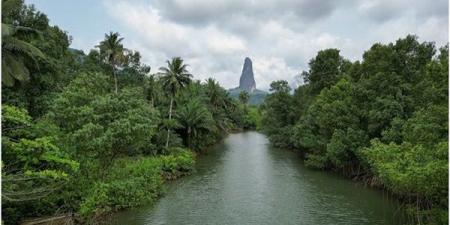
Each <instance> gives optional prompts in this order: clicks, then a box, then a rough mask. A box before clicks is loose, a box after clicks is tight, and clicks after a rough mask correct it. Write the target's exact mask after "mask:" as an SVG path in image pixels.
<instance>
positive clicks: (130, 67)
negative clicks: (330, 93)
mask: <svg viewBox="0 0 450 225" xmlns="http://www.w3.org/2000/svg"><path fill="white" fill-rule="evenodd" d="M123 40H124V38H123V37H121V36H120V35H119V34H118V33H115V32H109V33H107V34H105V38H104V40H103V41H101V42H100V43H98V45H97V46H93V49H92V50H91V51H90V52H89V53H88V54H87V55H85V54H84V53H83V52H82V51H79V50H75V49H70V48H69V45H70V42H71V37H70V36H69V35H68V34H67V33H66V32H64V31H63V30H62V29H60V28H59V27H57V26H50V25H49V20H48V18H47V16H46V15H45V14H43V13H42V12H39V11H38V10H36V9H35V8H34V7H33V6H28V5H24V2H23V1H20V0H4V1H2V51H3V55H2V56H3V57H2V87H3V88H2V131H3V135H2V216H3V218H2V220H3V222H4V223H5V224H16V223H18V222H20V221H22V220H23V219H26V218H35V217H41V216H51V215H59V214H64V213H73V214H75V215H77V219H78V220H79V222H83V223H90V222H92V221H95V220H96V219H97V218H100V217H101V216H103V215H105V214H107V213H108V212H111V211H115V210H118V209H122V208H127V207H132V206H137V205H139V204H143V203H148V202H152V201H153V200H155V199H156V198H157V197H158V196H159V195H161V194H162V193H163V192H164V185H163V183H164V180H165V179H174V178H176V177H179V176H181V175H184V174H188V173H189V172H190V171H191V170H192V169H193V164H194V161H195V153H196V152H200V151H202V150H204V149H206V148H207V147H208V146H210V145H211V144H213V143H215V142H217V141H218V140H220V139H221V138H222V136H223V135H224V134H226V133H228V132H230V131H234V130H242V129H250V128H254V127H255V126H256V125H255V121H254V118H253V117H252V116H251V115H254V113H253V114H250V113H249V112H250V111H251V112H255V109H254V108H251V107H250V106H247V101H248V98H243V99H241V101H237V100H234V99H232V98H231V97H230V96H228V93H227V92H226V90H225V89H224V88H222V87H221V86H219V84H218V83H217V82H216V81H215V80H214V79H208V80H206V81H196V80H193V76H192V75H191V74H190V73H189V67H188V65H187V64H186V63H185V62H184V61H183V59H181V58H179V57H174V58H172V59H170V60H168V61H167V65H166V66H165V67H162V68H160V69H159V70H156V71H155V72H154V73H151V70H150V67H149V66H147V65H145V64H143V63H142V62H141V56H140V54H139V52H138V51H134V50H130V49H127V48H126V46H124V45H123V43H122V42H123Z"/></svg>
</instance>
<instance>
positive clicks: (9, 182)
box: [2, 105, 79, 203]
mask: <svg viewBox="0 0 450 225" xmlns="http://www.w3.org/2000/svg"><path fill="white" fill-rule="evenodd" d="M51 125H52V124H46V126H47V128H48V126H51ZM2 131H3V134H2V199H3V200H5V202H7V203H8V202H22V201H30V200H36V199H40V198H43V197H45V196H47V195H49V194H50V193H53V192H55V191H56V190H58V189H59V188H61V185H62V183H64V182H65V181H67V180H68V179H69V176H70V174H71V173H72V172H75V171H77V170H78V166H79V164H78V162H76V161H73V160H72V159H71V158H70V157H69V155H68V154H67V152H64V151H63V150H62V149H60V148H59V147H58V146H57V144H56V143H55V136H53V135H51V136H43V135H40V133H41V132H42V131H41V130H39V127H38V126H37V124H35V123H33V122H32V121H31V117H30V116H29V115H28V112H27V111H26V110H24V109H21V108H18V107H15V106H10V105H3V107H2Z"/></svg>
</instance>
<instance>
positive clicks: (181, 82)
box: [159, 57, 192, 148]
mask: <svg viewBox="0 0 450 225" xmlns="http://www.w3.org/2000/svg"><path fill="white" fill-rule="evenodd" d="M187 66H188V65H187V64H183V59H181V58H180V57H174V58H172V60H171V61H169V60H167V67H161V68H159V70H160V71H161V82H162V86H163V87H164V89H166V90H167V91H168V93H169V95H170V106H169V120H171V119H172V107H173V99H174V97H175V95H176V94H177V93H178V91H179V90H180V89H182V88H184V87H186V85H188V84H189V83H190V82H191V77H192V75H191V74H190V73H189V72H188V71H187V69H186V68H187ZM169 137H170V128H169V127H168V128H167V140H166V148H168V147H169Z"/></svg>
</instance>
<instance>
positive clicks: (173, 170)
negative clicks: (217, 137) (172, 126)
mask: <svg viewBox="0 0 450 225" xmlns="http://www.w3.org/2000/svg"><path fill="white" fill-rule="evenodd" d="M171 152H173V154H171V155H167V156H161V157H140V158H121V159H118V160H116V161H115V162H114V164H113V165H112V166H111V167H110V171H109V173H108V176H106V178H105V179H103V180H102V181H99V182H96V183H95V185H94V186H93V187H92V189H91V190H90V191H89V195H88V196H87V197H86V198H85V199H84V201H83V202H82V203H81V206H80V214H81V215H82V216H84V217H86V218H87V219H90V220H93V219H95V217H97V216H101V215H103V214H104V213H107V212H110V211H115V210H119V209H123V208H130V207H134V206H137V205H140V204H143V203H151V202H153V201H154V200H155V199H156V198H157V197H158V196H159V195H161V194H162V192H163V190H164V187H163V175H164V177H166V178H170V177H168V176H169V175H176V174H177V173H179V172H190V171H191V170H192V169H193V165H194V155H193V153H192V152H190V151H189V150H185V149H173V150H171Z"/></svg>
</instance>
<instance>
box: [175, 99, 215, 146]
mask: <svg viewBox="0 0 450 225" xmlns="http://www.w3.org/2000/svg"><path fill="white" fill-rule="evenodd" d="M176 117H177V120H178V122H179V123H180V125H181V126H183V128H184V129H185V132H186V143H187V146H188V148H192V138H193V137H198V136H199V135H200V133H201V132H208V131H214V130H215V126H214V120H213V117H212V115H211V113H210V112H209V111H208V109H207V108H206V106H205V105H203V104H202V103H201V101H200V100H199V99H192V100H191V101H189V102H188V103H187V104H185V105H183V106H181V107H180V108H179V109H178V110H177V115H176Z"/></svg>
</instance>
